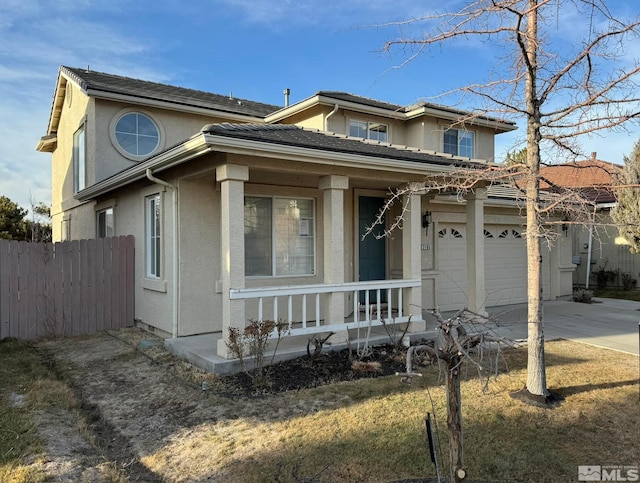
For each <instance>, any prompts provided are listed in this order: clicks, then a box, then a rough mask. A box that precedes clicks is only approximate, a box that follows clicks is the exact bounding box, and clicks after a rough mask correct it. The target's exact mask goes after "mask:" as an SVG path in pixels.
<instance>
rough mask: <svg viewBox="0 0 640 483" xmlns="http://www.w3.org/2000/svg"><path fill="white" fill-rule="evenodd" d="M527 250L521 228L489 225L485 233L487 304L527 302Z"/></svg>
mask: <svg viewBox="0 0 640 483" xmlns="http://www.w3.org/2000/svg"><path fill="white" fill-rule="evenodd" d="M526 260H527V248H526V244H525V240H524V238H522V235H521V232H520V229H519V228H518V227H515V226H506V225H493V226H492V225H489V226H487V228H486V230H485V289H486V292H487V297H486V305H487V306H489V307H491V306H495V305H508V304H518V303H524V302H526V301H527V264H526Z"/></svg>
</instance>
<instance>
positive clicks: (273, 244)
mask: <svg viewBox="0 0 640 483" xmlns="http://www.w3.org/2000/svg"><path fill="white" fill-rule="evenodd" d="M246 198H267V199H270V200H271V230H270V236H271V273H270V274H260V275H246V267H247V266H248V264H247V258H246V257H247V250H246V244H245V276H246V277H247V278H251V279H253V278H294V277H314V276H316V274H317V260H318V257H317V227H316V217H317V210H316V206H317V203H316V200H315V198H312V197H305V196H267V195H249V194H247V195H245V199H246ZM278 199H279V200H293V201H301V200H304V201H311V212H312V215H311V218H309V217H306V218H301V219H300V220H301V221H302V220H305V221H306V223H307V224H308V225H307V226H308V229H309V232H310V233H311V235H299V236H305V238H306V237H308V238H309V239H311V240H312V248H313V250H312V255H311V256H312V257H313V261H312V263H311V273H296V274H289V273H285V274H278V270H277V265H278V260H277V255H278V251H277V250H278V247H277V243H276V240H277V232H276V230H277V226H276V223H274V219H275V218H276V217H275V214H276V203H275V200H278Z"/></svg>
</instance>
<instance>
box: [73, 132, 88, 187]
mask: <svg viewBox="0 0 640 483" xmlns="http://www.w3.org/2000/svg"><path fill="white" fill-rule="evenodd" d="M86 152H87V151H86V141H85V126H84V124H83V125H82V126H81V127H80V129H78V130H77V131H76V132H75V133H74V134H73V191H74V192H75V193H77V192H78V191H80V190H83V189H85V188H86V187H87V161H86Z"/></svg>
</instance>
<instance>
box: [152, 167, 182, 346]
mask: <svg viewBox="0 0 640 483" xmlns="http://www.w3.org/2000/svg"><path fill="white" fill-rule="evenodd" d="M146 175H147V179H148V180H149V181H151V182H153V183H157V184H159V185H162V186H164V187H166V188H169V189H170V190H171V192H172V195H173V196H172V198H173V203H172V204H173V230H172V231H173V236H172V238H173V247H172V251H173V253H172V254H173V295H172V302H173V317H172V318H173V320H172V324H171V326H172V327H171V336H172V337H173V338H176V337H178V300H179V297H178V291H179V289H180V285H179V281H180V280H179V277H178V188H177V187H176V186H174V185H172V184H171V183H168V182H166V181H164V180H162V179H159V178H156V177H155V176H154V175H153V171H152V170H151V168H147V171H146Z"/></svg>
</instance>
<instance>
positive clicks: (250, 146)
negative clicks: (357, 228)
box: [75, 133, 455, 201]
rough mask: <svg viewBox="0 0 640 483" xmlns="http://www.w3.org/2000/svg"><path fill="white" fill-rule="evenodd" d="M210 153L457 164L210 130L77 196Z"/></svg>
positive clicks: (410, 168) (382, 165)
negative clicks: (279, 141)
mask: <svg viewBox="0 0 640 483" xmlns="http://www.w3.org/2000/svg"><path fill="white" fill-rule="evenodd" d="M207 152H224V153H230V154H239V155H253V156H261V157H265V158H277V159H282V160H291V161H302V162H313V163H316V164H330V165H332V166H342V167H350V168H361V169H369V170H371V169H376V170H378V171H389V172H395V173H405V174H414V175H418V176H424V175H426V174H430V173H443V172H448V171H451V170H453V169H455V167H454V166H448V165H444V164H443V165H441V164H432V163H420V162H417V161H407V160H394V159H390V158H383V157H378V156H371V155H361V154H353V153H342V152H336V151H330V150H324V149H312V148H305V147H298V146H291V145H287V144H277V143H270V142H264V141H255V140H247V139H239V138H232V137H228V136H219V135H214V134H208V133H200V134H198V135H196V136H194V137H192V138H191V139H189V140H187V141H185V142H184V143H182V144H179V145H177V146H175V147H173V148H172V149H170V150H168V151H165V152H163V153H160V154H158V155H157V156H154V157H152V158H149V159H148V160H146V161H143V162H141V163H139V164H137V165H136V166H134V167H132V168H129V169H128V170H126V171H122V172H120V173H117V174H115V175H114V176H112V177H110V178H108V179H106V180H103V181H101V182H99V183H96V184H95V185H92V186H90V187H88V188H86V189H84V190H82V191H80V192H78V193H77V194H76V195H75V198H76V199H77V200H79V201H88V200H90V199H93V198H95V197H97V196H101V195H104V194H106V193H108V192H110V191H112V190H114V189H117V188H120V187H123V186H125V185H127V184H130V183H132V182H135V181H138V180H141V179H143V178H145V177H146V170H147V169H149V168H150V169H153V170H154V171H162V170H166V169H168V168H171V167H174V166H177V165H179V164H182V163H185V162H187V161H189V160H191V159H193V158H196V157H198V156H201V155H203V154H206V153H207Z"/></svg>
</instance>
